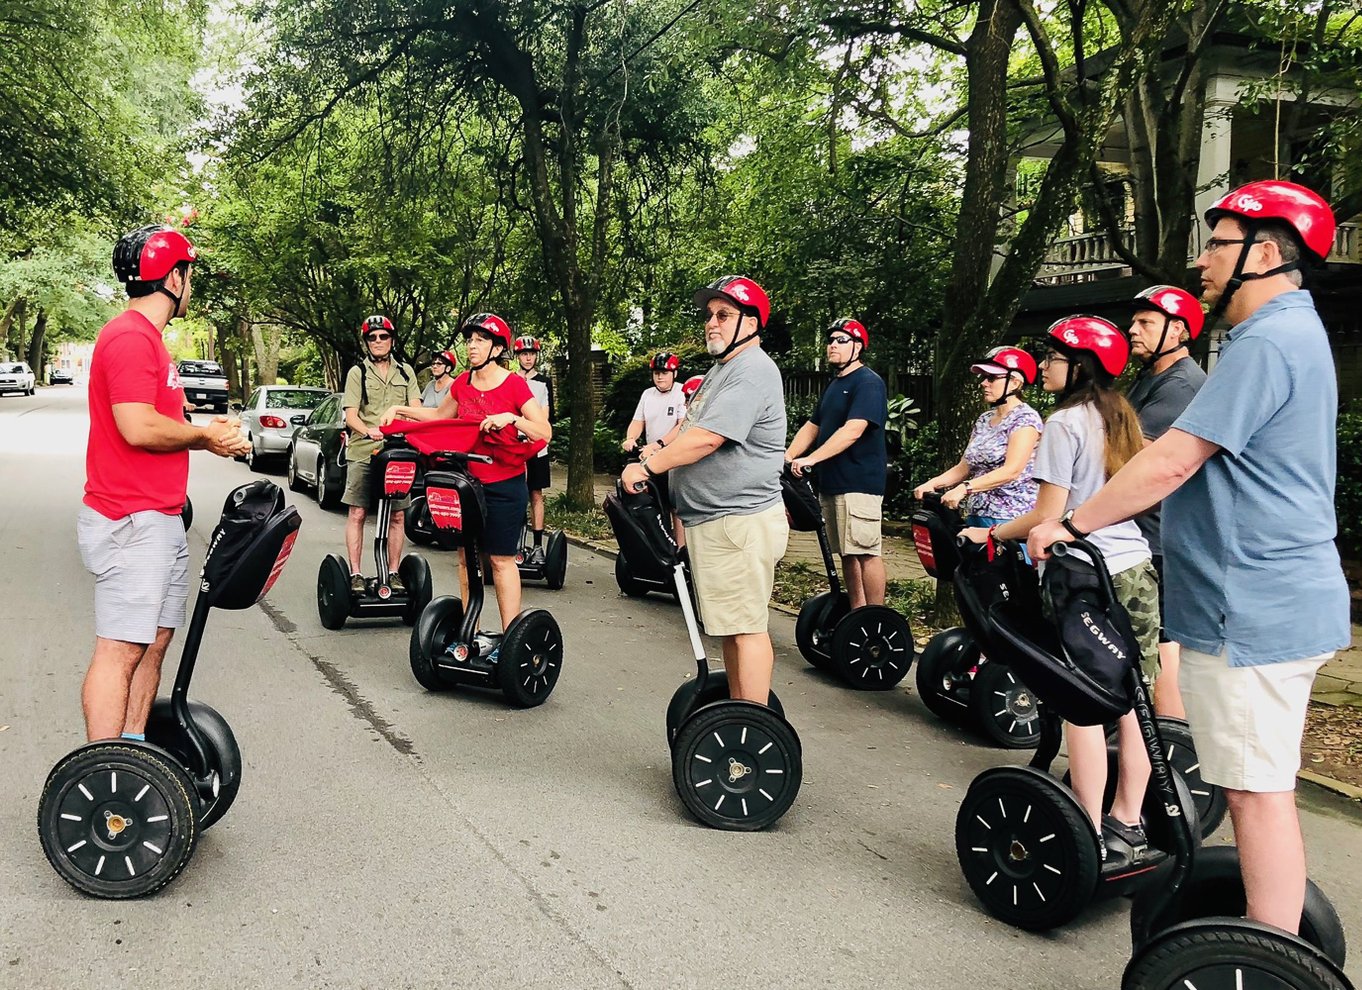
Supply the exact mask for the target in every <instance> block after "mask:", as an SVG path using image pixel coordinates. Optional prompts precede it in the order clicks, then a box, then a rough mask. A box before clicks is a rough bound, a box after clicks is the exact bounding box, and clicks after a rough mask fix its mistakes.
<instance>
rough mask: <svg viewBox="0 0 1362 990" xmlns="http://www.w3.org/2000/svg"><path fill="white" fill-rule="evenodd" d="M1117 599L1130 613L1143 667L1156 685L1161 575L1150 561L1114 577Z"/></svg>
mask: <svg viewBox="0 0 1362 990" xmlns="http://www.w3.org/2000/svg"><path fill="white" fill-rule="evenodd" d="M1111 583H1112V586H1113V587H1114V588H1115V590H1116V598H1117V600H1118V601H1120V603H1121V604H1122V605H1124V606H1125V607H1126V611H1127V612H1129V613H1130V625H1131V628H1132V629H1133V630H1134V632H1135V638H1136V639H1137V640H1139V643H1140V666H1141V667H1143V668H1144V676H1145V679H1146V680H1148V681H1149V683H1150V684H1153V683H1154V681H1155V679H1157V678H1158V676H1159V577H1158V575H1157V574H1156V573H1155V571H1154V565H1153V564H1152V563H1150V562H1149V561H1148V560H1146V561H1142V562H1141V563H1139V564H1137V565H1136V566H1134V567H1130V568H1127V569H1126V570H1124V571H1122V572H1121V573H1120V574H1113V575H1112V577H1111Z"/></svg>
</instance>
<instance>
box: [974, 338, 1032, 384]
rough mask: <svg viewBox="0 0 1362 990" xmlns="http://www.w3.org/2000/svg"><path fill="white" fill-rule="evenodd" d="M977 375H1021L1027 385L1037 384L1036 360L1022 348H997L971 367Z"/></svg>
mask: <svg viewBox="0 0 1362 990" xmlns="http://www.w3.org/2000/svg"><path fill="white" fill-rule="evenodd" d="M969 370H970V371H972V372H973V373H974V374H976V375H1008V374H1012V373H1016V374H1018V375H1021V378H1022V381H1023V382H1025V383H1026V384H1027V385H1034V384H1035V382H1036V359H1035V358H1033V357H1032V356H1031V355H1030V354H1027V353H1026V352H1025V351H1024V350H1022V349H1021V348H1020V347H995V348H993V349H992V350H991V351H989V352H988V353H987V354H985V355H984V359H983V360H982V361H980V362H979V363H978V364H972V365H970V366H969Z"/></svg>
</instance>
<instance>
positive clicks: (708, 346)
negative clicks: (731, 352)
mask: <svg viewBox="0 0 1362 990" xmlns="http://www.w3.org/2000/svg"><path fill="white" fill-rule="evenodd" d="M727 346H728V345H727V344H725V343H724V342H723V341H722V340H710V339H709V338H708V337H706V338H705V350H706V351H708V352H709V356H710V357H718V356H719V355H720V354H722V353H723V352H724V348H726V347H727Z"/></svg>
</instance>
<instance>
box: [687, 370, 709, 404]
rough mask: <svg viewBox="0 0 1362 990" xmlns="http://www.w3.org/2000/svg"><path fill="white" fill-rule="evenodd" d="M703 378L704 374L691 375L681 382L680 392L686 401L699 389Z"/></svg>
mask: <svg viewBox="0 0 1362 990" xmlns="http://www.w3.org/2000/svg"><path fill="white" fill-rule="evenodd" d="M704 380H705V376H704V375H691V376H690V377H689V378H687V379H686V380H685V381H684V382H683V383H682V385H681V394H682V395H683V396H684V397H685V399H686V401H687V402H689V401H690V400H691V396H693V395H694V394H695V393H696V392H698V391H700V385H701V384H702V383H703V382H704Z"/></svg>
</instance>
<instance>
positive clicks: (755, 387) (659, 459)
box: [620, 276, 790, 704]
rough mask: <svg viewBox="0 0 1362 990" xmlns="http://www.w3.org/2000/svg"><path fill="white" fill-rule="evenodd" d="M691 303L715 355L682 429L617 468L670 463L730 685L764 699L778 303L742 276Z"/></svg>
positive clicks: (781, 541)
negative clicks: (770, 323) (772, 328)
mask: <svg viewBox="0 0 1362 990" xmlns="http://www.w3.org/2000/svg"><path fill="white" fill-rule="evenodd" d="M695 304H696V305H697V306H699V307H701V310H702V312H703V313H704V316H705V347H706V349H707V350H708V351H709V353H710V354H711V355H713V356H714V357H715V358H716V359H717V360H716V363H715V365H714V367H713V368H712V369H711V370H710V371H709V373H708V374H706V375H705V380H704V383H703V384H702V385H701V386H700V391H699V392H697V393H696V394H695V397H694V398H693V399H691V402H690V406H689V408H688V409H687V411H686V418H685V420H683V421H682V423H681V428H680V432H679V433H677V435H676V439H674V440H673V441H671V442H670V443H668V444H667V445H666V446H665V447H663V448H662V449H661V450H658V451H657V452H656V453H653V454H652V455H651V456H650V457H649V458H648V459H647V460H646V461H644V462H642V463H641V464H629V465H627V466H626V467H625V469H624V472H623V474H622V475H621V476H620V480H621V481H623V483H624V484H625V485H626V486H628V487H630V488H635V487H637V486H639V485H641V484H642V483H643V482H644V481H645V480H646V479H647V478H648V477H649V476H656V475H659V474H662V473H663V472H666V471H670V472H671V495H672V503H673V505H674V506H675V508H676V511H677V514H678V515H680V517H681V521H682V522H683V523H684V524H685V527H686V546H687V548H688V551H689V553H690V564H691V575H692V577H693V578H694V580H695V592H696V599H697V600H698V602H699V605H700V614H701V617H702V618H703V619H704V623H705V631H706V632H708V633H709V634H710V635H711V636H718V637H720V638H722V640H723V653H724V667H725V668H726V670H727V671H728V684H729V690H730V694H731V695H732V697H734V698H738V699H742V700H746V701H756V702H759V703H761V704H766V703H767V699H768V697H769V695H770V691H771V671H772V668H773V667H774V664H775V653H774V651H773V650H772V648H771V637H770V634H769V633H768V632H767V626H768V622H769V613H768V609H767V603H768V602H769V601H770V598H771V588H772V586H773V585H774V583H775V567H776V561H777V560H779V559H780V558H781V557H783V556H784V555H785V545H786V542H787V540H788V539H789V532H790V531H789V525H788V523H787V522H786V520H785V507H784V503H783V502H782V501H781V497H780V472H781V468H782V466H783V465H784V461H785V394H784V390H783V388H782V385H781V380H780V370H779V369H778V368H777V367H776V366H775V362H773V361H772V360H771V358H770V357H769V356H768V355H767V354H766V352H765V351H763V350H762V349H761V340H760V334H761V331H762V329H763V328H764V327H765V326H766V321H767V319H768V318H769V317H770V312H771V304H770V302H769V301H768V300H767V297H766V293H765V292H764V291H763V290H762V288H761V286H759V285H757V283H756V282H753V281H752V280H751V279H749V278H744V277H742V276H727V277H725V278H721V279H719V280H718V281H716V282H713V283H711V284H710V285H708V286H706V287H705V288H703V289H701V290H700V291H699V292H697V293H696V294H695Z"/></svg>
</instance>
